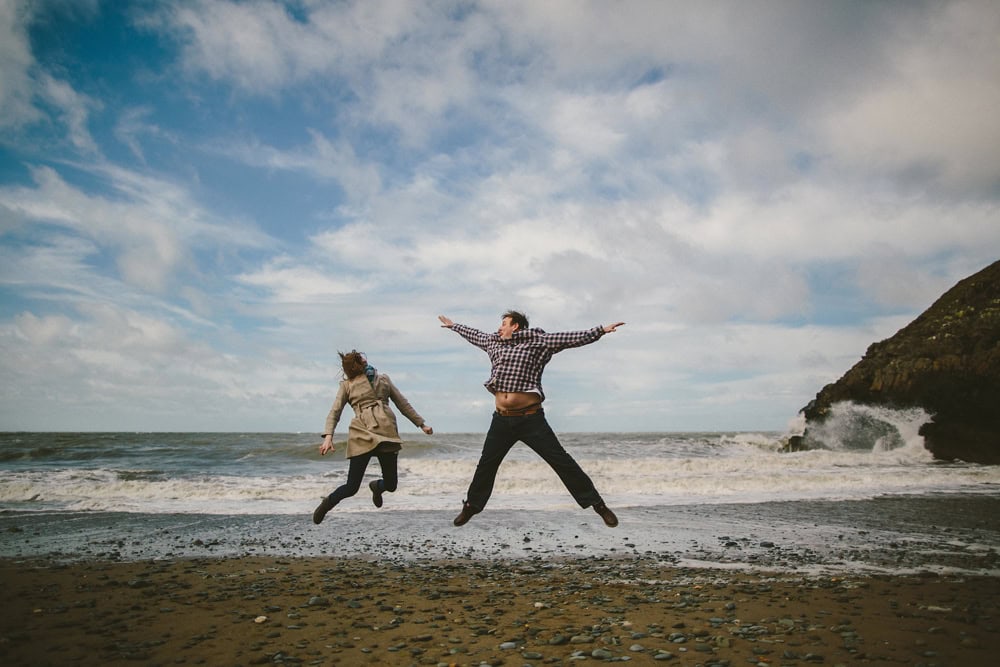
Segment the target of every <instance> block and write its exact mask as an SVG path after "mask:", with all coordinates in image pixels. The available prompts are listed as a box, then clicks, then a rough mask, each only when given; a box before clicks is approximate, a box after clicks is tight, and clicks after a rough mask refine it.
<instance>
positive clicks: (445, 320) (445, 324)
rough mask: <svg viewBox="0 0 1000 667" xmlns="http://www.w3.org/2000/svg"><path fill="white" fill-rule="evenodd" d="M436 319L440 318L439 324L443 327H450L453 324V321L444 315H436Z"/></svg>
mask: <svg viewBox="0 0 1000 667" xmlns="http://www.w3.org/2000/svg"><path fill="white" fill-rule="evenodd" d="M438 319H439V320H441V326H443V327H445V328H446V329H450V328H452V327H453V326H455V323H454V322H452V321H451V320H450V319H449V318H447V317H445V316H444V315H438Z"/></svg>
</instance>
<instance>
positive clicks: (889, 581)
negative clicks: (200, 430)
mask: <svg viewBox="0 0 1000 667" xmlns="http://www.w3.org/2000/svg"><path fill="white" fill-rule="evenodd" d="M0 581H2V584H3V590H4V593H5V599H6V605H7V608H6V610H5V612H4V614H3V617H2V618H3V620H2V621H0V624H2V630H0V660H2V662H3V664H8V665H67V664H74V665H107V664H143V665H171V664H173V665H177V664H198V665H254V664H297V665H298V664H305V665H334V664H338V665H358V664H371V665H411V664H412V665H501V664H502V665H551V664H556V665H558V664H567V663H570V662H577V661H583V662H588V661H589V662H601V661H628V662H631V663H634V664H652V663H654V662H655V663H657V664H663V662H666V663H667V664H676V665H746V664H757V665H807V664H822V665H856V664H865V663H878V664H887V665H927V666H930V665H988V664H989V665H992V664H995V660H996V655H997V651H998V650H1000V609H998V605H1000V579H997V578H995V577H969V576H957V575H951V576H948V575H937V574H931V573H924V574H923V575H920V576H891V577H890V576H881V575H876V576H873V575H864V576H863V575H857V576H852V575H847V576H826V575H815V574H813V575H805V576H803V575H799V574H789V573H780V572H779V573H768V572H763V571H756V572H745V571H727V570H724V569H714V568H705V569H702V568H684V567H664V566H662V565H660V564H658V563H656V562H652V561H650V560H648V559H643V558H638V559H636V558H609V557H599V558H586V559H569V560H549V559H534V560H523V559H522V560H509V561H483V560H477V561H451V562H449V561H398V562H388V561H382V560H368V559H364V558H350V559H338V558H273V557H251V558H194V559H173V560H164V561H143V562H107V561H103V562H102V561H83V562H75V563H56V562H51V561H44V560H13V559H5V560H3V561H0Z"/></svg>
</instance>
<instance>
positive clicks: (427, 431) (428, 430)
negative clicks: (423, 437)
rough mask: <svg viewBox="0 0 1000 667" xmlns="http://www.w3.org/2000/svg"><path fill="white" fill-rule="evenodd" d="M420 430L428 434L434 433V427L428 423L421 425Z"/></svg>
mask: <svg viewBox="0 0 1000 667" xmlns="http://www.w3.org/2000/svg"><path fill="white" fill-rule="evenodd" d="M420 430H421V431H423V432H424V433H426V434H427V435H434V429H433V428H431V427H430V426H428V425H427V424H424V425H423V426H421V427H420Z"/></svg>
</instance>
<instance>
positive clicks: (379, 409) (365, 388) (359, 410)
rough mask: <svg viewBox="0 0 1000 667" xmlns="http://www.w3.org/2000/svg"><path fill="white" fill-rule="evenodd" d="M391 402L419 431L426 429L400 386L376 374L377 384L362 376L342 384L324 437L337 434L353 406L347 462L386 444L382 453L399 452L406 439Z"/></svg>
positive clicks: (344, 381)
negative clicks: (345, 415)
mask: <svg viewBox="0 0 1000 667" xmlns="http://www.w3.org/2000/svg"><path fill="white" fill-rule="evenodd" d="M390 399H391V400H392V402H393V403H395V404H396V407H397V408H399V411H400V412H401V413H403V416H404V417H406V418H407V419H409V420H410V421H411V422H413V424H414V425H415V426H417V427H418V428H423V426H424V418H423V417H421V416H420V415H419V414H418V413H417V411H416V410H414V409H413V406H412V405H410V402H409V401H408V400H406V397H405V396H403V394H401V393H400V391H399V390H398V389H396V385H394V384H393V383H392V380H390V379H389V376H388V375H384V374H382V373H376V374H375V379H374V381H373V382H369V381H368V377H367V376H366V375H365V374H364V373H362V374H361V375H358V376H357V377H355V378H354V379H353V380H343V381H341V383H340V388H339V389H338V390H337V398H335V399H334V400H333V406H331V408H330V413H329V414H328V415H327V416H326V426H325V429H324V431H323V435H324V437H325V436H326V435H327V434H329V433H333V430H334V429H335V428H336V427H337V423H338V422H339V421H340V415H341V413H342V412H343V411H344V406H345V405H348V404H350V406H351V407H352V408H354V418H353V419H352V420H351V424H350V426H349V427H348V431H347V458H352V457H355V456H358V455H359V454H366V453H368V452H370V451H371V450H373V449H375V448H376V447H378V446H379V444H381V443H383V442H385V443H389V444H388V445H385V446H383V448H382V449H381V450H380V451H383V452H392V451H399V450H400V449H401V448H402V447H401V445H400V443H401V442H403V439H402V438H400V437H399V429H398V427H397V426H396V415H394V414H393V412H392V410H391V409H390V408H389V400H390ZM392 445H395V447H393V446H392Z"/></svg>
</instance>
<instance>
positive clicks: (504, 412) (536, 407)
mask: <svg viewBox="0 0 1000 667" xmlns="http://www.w3.org/2000/svg"><path fill="white" fill-rule="evenodd" d="M541 411H542V404H541V403H535V404H533V405H529V406H528V407H526V408H513V409H507V408H501V407H498V408H497V414H498V415H500V416H501V417H524V416H526V415H533V414H535V413H536V412H541Z"/></svg>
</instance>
